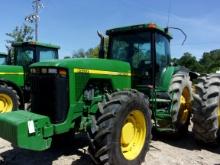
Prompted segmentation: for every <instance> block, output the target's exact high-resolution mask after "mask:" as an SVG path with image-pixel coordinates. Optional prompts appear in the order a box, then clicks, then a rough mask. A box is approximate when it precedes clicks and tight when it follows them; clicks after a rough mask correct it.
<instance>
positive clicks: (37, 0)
mask: <svg viewBox="0 0 220 165" xmlns="http://www.w3.org/2000/svg"><path fill="white" fill-rule="evenodd" d="M32 7H33V10H34V13H33V14H30V15H28V16H27V17H25V20H26V21H28V22H30V23H35V41H38V32H39V19H40V16H39V10H40V9H41V8H44V6H43V3H42V2H41V0H33V2H32Z"/></svg>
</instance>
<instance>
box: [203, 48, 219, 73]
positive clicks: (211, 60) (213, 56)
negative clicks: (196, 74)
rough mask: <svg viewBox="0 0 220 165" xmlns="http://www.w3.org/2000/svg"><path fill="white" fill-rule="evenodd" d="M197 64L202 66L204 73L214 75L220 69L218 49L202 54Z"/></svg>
mask: <svg viewBox="0 0 220 165" xmlns="http://www.w3.org/2000/svg"><path fill="white" fill-rule="evenodd" d="M199 62H200V64H201V65H203V66H204V68H205V72H206V73H215V72H216V71H218V70H219V69H220V49H216V50H213V51H210V52H205V53H203V56H202V58H201V59H200V61H199Z"/></svg>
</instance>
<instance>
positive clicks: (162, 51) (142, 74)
mask: <svg viewBox="0 0 220 165" xmlns="http://www.w3.org/2000/svg"><path fill="white" fill-rule="evenodd" d="M106 34H107V35H108V36H109V48H108V53H107V58H108V59H116V60H120V61H126V62H129V63H130V66H131V70H132V75H133V76H132V88H135V89H139V90H141V89H142V90H145V89H146V88H149V87H156V86H158V85H159V84H160V77H161V74H162V73H163V71H164V70H165V68H166V67H167V66H168V65H169V63H170V46H169V41H170V39H171V38H172V37H171V36H170V35H169V34H168V33H167V32H166V31H165V30H164V29H161V28H159V27H158V26H157V25H155V24H143V25H136V26H128V27H122V28H116V29H111V30H108V31H107V32H106Z"/></svg>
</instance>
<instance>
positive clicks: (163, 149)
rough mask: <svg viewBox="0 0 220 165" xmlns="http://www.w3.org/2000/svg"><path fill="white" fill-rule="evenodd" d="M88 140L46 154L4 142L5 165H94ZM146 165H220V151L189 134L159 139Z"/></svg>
mask: <svg viewBox="0 0 220 165" xmlns="http://www.w3.org/2000/svg"><path fill="white" fill-rule="evenodd" d="M87 145H88V140H87V138H86V136H83V135H78V136H76V138H75V140H74V141H73V143H72V144H71V145H65V146H56V147H52V148H51V149H49V150H47V151H44V152H33V151H28V150H23V149H18V148H13V147H12V146H11V145H10V143H8V142H7V141H5V140H3V139H0V164H2V165H24V164H25V165H93V163H92V162H91V160H90V158H89V156H88V155H87V154H86V149H87ZM142 165H220V144H219V147H215V148H209V147H201V146H199V145H197V144H196V143H195V141H194V140H193V136H192V134H191V133H190V132H189V133H188V134H187V135H186V136H185V137H182V138H181V139H178V140H172V139H171V138H167V137H165V136H164V137H159V138H157V139H154V140H152V142H151V145H150V151H149V152H148V153H147V155H146V158H145V162H144V163H143V164H142Z"/></svg>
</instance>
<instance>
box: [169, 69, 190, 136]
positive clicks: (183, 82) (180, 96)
mask: <svg viewBox="0 0 220 165" xmlns="http://www.w3.org/2000/svg"><path fill="white" fill-rule="evenodd" d="M169 95H170V98H171V99H172V103H171V115H172V123H174V126H175V130H176V131H175V133H177V135H182V134H183V133H185V132H187V131H188V125H189V123H190V116H191V101H192V82H191V81H190V77H189V74H188V73H187V72H177V73H176V74H174V75H173V77H172V80H171V85H170V88H169Z"/></svg>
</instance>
